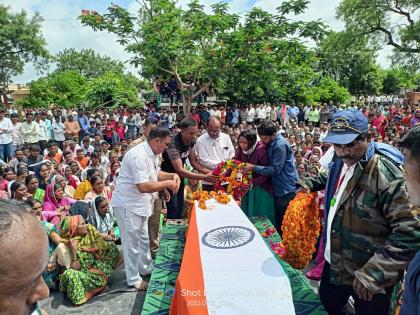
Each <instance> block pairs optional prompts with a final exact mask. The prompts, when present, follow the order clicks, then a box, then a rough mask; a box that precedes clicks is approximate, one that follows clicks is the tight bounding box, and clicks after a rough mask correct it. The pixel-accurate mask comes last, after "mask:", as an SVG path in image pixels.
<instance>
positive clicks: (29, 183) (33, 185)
mask: <svg viewBox="0 0 420 315" xmlns="http://www.w3.org/2000/svg"><path fill="white" fill-rule="evenodd" d="M25 185H26V189H27V190H28V193H29V194H31V196H32V197H33V198H34V199H36V200H38V201H40V202H41V203H42V202H44V197H45V190H44V189H41V188H39V182H38V178H36V176H35V175H34V174H30V175H28V176H26V177H25Z"/></svg>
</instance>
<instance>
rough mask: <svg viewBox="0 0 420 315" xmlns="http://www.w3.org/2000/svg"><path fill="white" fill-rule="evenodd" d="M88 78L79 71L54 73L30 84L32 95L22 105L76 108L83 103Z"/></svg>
mask: <svg viewBox="0 0 420 315" xmlns="http://www.w3.org/2000/svg"><path fill="white" fill-rule="evenodd" d="M86 83H87V80H86V78H85V77H84V76H83V75H81V74H80V73H78V72H77V71H61V72H54V73H52V74H49V75H47V76H45V77H42V78H39V79H37V80H34V81H32V82H31V83H30V85H29V86H30V88H31V91H30V94H29V96H28V98H27V99H25V100H24V101H23V102H22V103H23V104H22V105H24V106H26V107H47V106H49V105H58V106H60V107H74V106H79V105H81V104H82V103H83V100H84V95H85V90H86Z"/></svg>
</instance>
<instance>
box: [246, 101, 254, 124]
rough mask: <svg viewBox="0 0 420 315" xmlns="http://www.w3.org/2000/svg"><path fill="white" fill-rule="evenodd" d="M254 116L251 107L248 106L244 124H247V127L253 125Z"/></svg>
mask: <svg viewBox="0 0 420 315" xmlns="http://www.w3.org/2000/svg"><path fill="white" fill-rule="evenodd" d="M254 116H255V109H254V107H252V105H250V106H249V107H248V110H247V112H246V122H247V123H248V125H249V126H252V124H253V123H254Z"/></svg>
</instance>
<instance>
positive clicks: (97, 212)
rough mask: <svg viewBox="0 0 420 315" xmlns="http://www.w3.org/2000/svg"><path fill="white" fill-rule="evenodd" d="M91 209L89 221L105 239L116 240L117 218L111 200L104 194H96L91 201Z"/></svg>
mask: <svg viewBox="0 0 420 315" xmlns="http://www.w3.org/2000/svg"><path fill="white" fill-rule="evenodd" d="M91 209H92V211H91V215H90V216H89V220H88V222H89V223H90V224H92V225H93V226H94V227H95V228H96V229H97V230H98V232H99V233H100V234H101V236H102V237H103V238H104V239H105V240H107V241H114V240H115V231H114V223H115V218H114V213H113V211H112V208H110V206H109V201H108V200H107V199H106V198H105V197H103V196H96V197H95V198H94V199H93V200H92V202H91Z"/></svg>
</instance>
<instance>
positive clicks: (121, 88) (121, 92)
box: [85, 72, 140, 108]
mask: <svg viewBox="0 0 420 315" xmlns="http://www.w3.org/2000/svg"><path fill="white" fill-rule="evenodd" d="M137 84H138V82H137V79H136V78H135V77H134V76H129V75H121V74H117V73H113V72H106V73H104V74H103V75H101V76H100V77H97V78H94V79H92V80H90V81H89V82H88V83H87V86H86V94H85V100H86V103H87V105H88V107H89V108H101V107H117V106H120V105H127V106H130V107H134V106H139V105H140V100H139V97H138V89H137Z"/></svg>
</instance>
